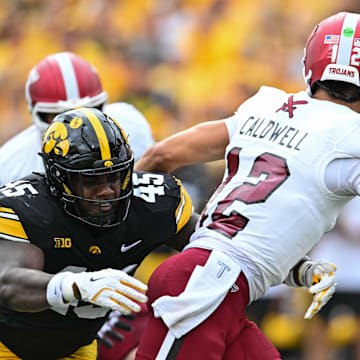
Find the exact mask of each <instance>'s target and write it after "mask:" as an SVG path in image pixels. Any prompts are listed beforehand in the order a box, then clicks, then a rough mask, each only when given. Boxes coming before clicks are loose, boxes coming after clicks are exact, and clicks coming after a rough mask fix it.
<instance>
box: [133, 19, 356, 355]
mask: <svg viewBox="0 0 360 360" xmlns="http://www.w3.org/2000/svg"><path fill="white" fill-rule="evenodd" d="M303 61H304V77H305V80H306V86H307V91H301V92H299V93H296V94H287V93H286V92H284V91H282V90H279V89H275V88H271V87H265V86H264V87H261V88H260V90H259V91H258V93H257V94H256V95H254V96H253V97H251V98H250V99H248V100H247V101H246V102H245V103H243V104H242V105H241V106H240V107H239V108H238V110H237V112H236V113H235V114H234V115H233V116H232V117H230V118H228V119H225V120H219V121H211V122H207V123H203V124H199V125H197V126H195V127H193V128H191V129H189V130H186V131H184V132H181V133H179V134H177V135H174V136H172V137H170V138H168V139H166V140H163V141H161V142H160V143H158V144H157V145H155V146H154V147H152V148H151V149H150V150H148V151H147V152H146V153H145V155H144V157H143V159H142V160H140V161H139V162H138V164H137V169H141V170H158V171H165V172H169V171H171V170H172V169H174V168H176V167H178V166H182V165H185V164H186V165H189V164H194V163H197V162H204V161H211V160H218V159H221V158H222V157H223V156H224V155H225V160H226V170H225V174H224V178H223V182H222V184H221V185H220V186H219V188H218V189H217V190H216V191H215V193H214V194H213V196H212V197H211V199H210V200H209V202H208V203H207V205H206V206H205V208H204V210H203V212H202V216H201V219H200V221H199V223H198V225H197V230H196V231H195V233H194V234H193V235H192V237H191V241H190V244H189V245H187V247H185V249H184V251H183V252H182V253H180V254H178V255H175V256H174V257H172V258H170V259H168V260H167V261H165V262H164V263H163V264H161V265H160V267H159V268H158V269H157V270H156V271H155V272H154V274H153V276H152V278H151V279H150V282H149V291H148V296H149V302H150V303H151V305H152V312H153V313H152V317H151V319H150V320H149V322H148V327H147V329H146V330H145V334H144V335H143V337H142V340H141V342H140V346H139V350H138V353H137V359H147V360H148V359H155V358H156V359H159V360H160V359H170V358H171V359H175V358H176V359H177V360H182V359H190V358H191V359H200V358H201V359H202V360H205V359H226V360H229V359H237V360H242V359H252V360H257V359H259V360H260V359H261V360H264V359H279V358H280V355H279V354H278V352H277V351H276V349H275V348H274V347H273V346H272V345H271V344H270V343H269V342H268V341H267V339H266V338H265V337H264V335H263V334H262V333H261V332H260V330H259V329H257V328H256V327H255V326H254V325H253V324H251V323H250V322H249V321H248V320H247V319H246V316H245V311H244V308H245V306H246V305H247V304H248V303H249V302H252V301H254V300H256V299H258V298H259V297H261V296H263V295H264V294H265V292H266V291H267V290H268V289H269V288H270V287H271V286H275V285H279V284H281V283H283V282H284V281H285V282H286V283H287V284H291V283H292V284H294V285H295V284H297V285H305V286H311V284H312V282H313V281H314V280H316V278H317V276H315V277H312V276H309V274H310V273H309V272H308V271H306V269H307V268H308V267H309V266H313V265H309V264H311V263H309V262H308V261H307V260H306V258H304V256H306V254H307V253H308V252H309V251H310V250H311V249H312V248H313V246H314V245H315V244H316V243H317V242H318V241H319V239H320V238H321V236H322V235H323V234H324V233H325V232H328V231H330V230H331V229H332V228H333V226H334V224H335V221H336V218H337V216H338V214H339V212H340V210H341V209H342V208H343V206H344V205H345V204H346V203H347V202H348V201H350V200H351V199H352V198H354V197H355V196H357V195H360V160H359V158H360V145H359V138H360V114H359V113H360V79H359V71H360V15H359V14H354V13H346V12H342V13H339V14H336V15H333V16H331V17H329V18H327V19H325V20H323V21H322V22H321V23H320V24H319V25H317V26H316V27H315V29H314V30H313V32H312V33H311V35H310V37H309V39H308V41H307V43H306V46H305V56H304V59H303ZM315 264H316V263H315ZM294 266H295V269H296V270H297V275H296V276H295V277H294V276H293V275H294V271H292V272H291V273H290V276H288V275H287V274H288V272H289V270H290V269H291V268H292V267H294ZM316 266H317V268H318V271H315V275H317V274H316V272H317V273H318V274H319V275H320V276H319V278H318V279H320V280H321V281H320V282H319V283H318V284H317V285H315V286H312V287H311V290H312V292H313V293H314V294H315V295H314V299H313V303H312V304H311V306H310V308H309V309H308V311H307V313H306V315H305V317H306V318H311V317H312V315H313V314H314V313H316V312H317V311H318V310H319V309H320V308H321V306H322V305H323V304H324V303H325V301H322V300H324V299H328V298H329V297H330V296H331V294H332V293H333V291H334V287H332V286H330V287H329V281H331V278H332V277H333V276H332V273H333V272H334V271H335V270H336V269H335V267H334V266H332V265H331V264H329V263H325V264H324V263H318V264H317V265H315V267H316ZM312 275H313V274H312ZM320 284H321V285H320ZM319 285H320V289H319Z"/></svg>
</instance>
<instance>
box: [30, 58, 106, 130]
mask: <svg viewBox="0 0 360 360" xmlns="http://www.w3.org/2000/svg"><path fill="white" fill-rule="evenodd" d="M25 95H26V100H27V102H28V108H29V110H30V112H31V115H32V120H33V122H34V124H35V125H36V126H37V127H38V128H39V129H40V130H41V131H42V132H44V131H45V130H46V128H47V127H48V125H49V124H48V122H46V120H45V119H44V118H43V117H42V116H41V113H52V114H58V113H60V112H63V111H66V110H69V109H72V108H74V107H79V106H84V107H98V108H101V107H102V105H103V104H104V103H105V102H106V101H107V98H108V97H107V94H106V92H105V91H103V89H102V85H101V81H100V78H99V75H98V73H97V71H96V69H95V68H94V67H93V66H92V65H91V64H89V63H88V62H87V61H85V60H84V59H83V58H82V57H80V56H78V55H75V54H73V53H71V52H62V53H56V54H52V55H49V56H47V57H46V58H44V59H43V60H41V61H40V62H39V63H38V64H37V65H35V66H34V67H33V68H32V69H31V71H30V73H29V76H28V79H27V82H26V87H25Z"/></svg>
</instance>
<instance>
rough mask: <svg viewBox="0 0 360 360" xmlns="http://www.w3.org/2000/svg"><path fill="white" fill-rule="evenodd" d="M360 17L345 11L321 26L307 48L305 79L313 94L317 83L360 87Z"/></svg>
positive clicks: (331, 17) (316, 28)
mask: <svg viewBox="0 0 360 360" xmlns="http://www.w3.org/2000/svg"><path fill="white" fill-rule="evenodd" d="M359 23H360V15H359V14H354V13H348V12H341V13H338V14H336V15H333V16H330V17H329V18H327V19H325V20H323V21H321V22H320V24H318V25H317V26H316V27H315V29H314V30H313V32H312V33H311V35H310V37H309V39H308V40H307V43H306V46H305V55H304V59H303V61H304V78H305V81H306V86H307V91H308V93H309V94H310V95H311V94H312V90H313V85H314V84H315V83H316V82H317V81H324V80H337V81H343V82H347V83H351V84H354V85H356V86H360V81H359V73H360V24H359Z"/></svg>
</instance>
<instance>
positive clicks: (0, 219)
mask: <svg viewBox="0 0 360 360" xmlns="http://www.w3.org/2000/svg"><path fill="white" fill-rule="evenodd" d="M0 237H1V238H3V239H6V240H11V241H20V242H26V243H28V242H30V241H29V239H28V236H27V234H26V232H25V230H24V227H23V225H22V223H21V221H20V218H19V216H18V215H17V214H16V213H15V211H14V210H13V209H11V208H10V207H6V206H2V205H1V204H0Z"/></svg>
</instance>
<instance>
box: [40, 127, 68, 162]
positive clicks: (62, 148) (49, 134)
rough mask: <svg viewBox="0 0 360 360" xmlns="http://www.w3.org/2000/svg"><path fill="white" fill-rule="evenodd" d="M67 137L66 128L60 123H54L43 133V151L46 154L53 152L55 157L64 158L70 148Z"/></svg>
mask: <svg viewBox="0 0 360 360" xmlns="http://www.w3.org/2000/svg"><path fill="white" fill-rule="evenodd" d="M67 137H68V132H67V129H66V126H65V125H64V124H62V123H59V122H54V123H53V124H51V125H50V126H49V128H48V129H47V130H46V132H45V135H44V138H43V144H42V147H43V151H44V152H45V153H46V154H49V153H50V152H51V151H54V153H55V154H56V155H61V156H66V154H67V153H68V151H69V148H70V144H69V141H68V140H67Z"/></svg>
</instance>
